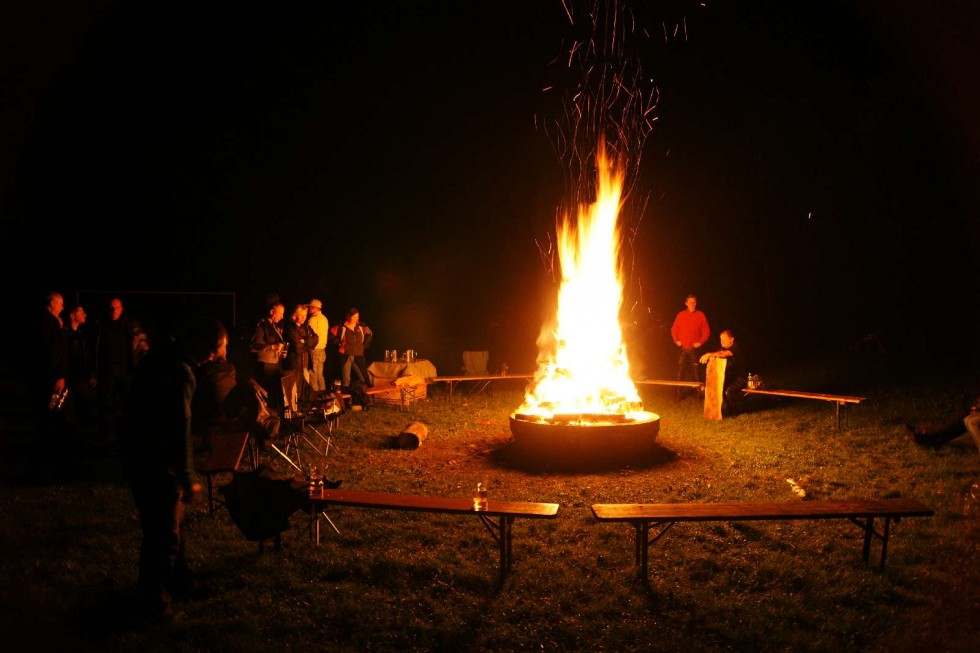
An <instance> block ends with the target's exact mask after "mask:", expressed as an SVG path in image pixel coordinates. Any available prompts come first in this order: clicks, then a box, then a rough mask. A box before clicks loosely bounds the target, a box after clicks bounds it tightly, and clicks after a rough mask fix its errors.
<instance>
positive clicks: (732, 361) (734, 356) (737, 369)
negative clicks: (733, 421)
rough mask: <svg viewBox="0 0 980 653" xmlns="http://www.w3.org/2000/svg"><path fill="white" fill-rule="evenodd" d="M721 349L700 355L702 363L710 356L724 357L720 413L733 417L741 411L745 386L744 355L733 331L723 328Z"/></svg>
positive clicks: (710, 357)
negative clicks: (722, 396) (722, 397)
mask: <svg viewBox="0 0 980 653" xmlns="http://www.w3.org/2000/svg"><path fill="white" fill-rule="evenodd" d="M720 338H721V349H719V350H717V351H712V352H709V353H707V354H705V355H704V356H702V357H701V359H700V362H701V364H702V365H704V364H706V363H707V362H708V361H709V360H711V359H712V358H724V359H725V361H726V365H725V382H724V399H723V403H722V408H721V410H722V413H723V414H725V415H729V416H731V417H735V416H736V415H738V414H739V413H741V412H742V408H743V406H744V402H743V398H744V397H745V395H744V394H743V393H742V388H744V387H745V386H746V374H745V356H744V354H743V353H742V349H741V347H740V346H739V345H738V343H736V342H735V332H734V331H732V330H731V329H725V330H724V331H722V332H721V336H720Z"/></svg>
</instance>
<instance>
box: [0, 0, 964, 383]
mask: <svg viewBox="0 0 980 653" xmlns="http://www.w3.org/2000/svg"><path fill="white" fill-rule="evenodd" d="M24 4H25V6H23V7H19V8H9V9H5V10H4V19H3V21H2V23H3V27H2V30H3V33H2V35H0V36H2V42H3V46H2V47H3V57H2V64H3V80H4V87H3V95H4V101H3V116H2V118H3V121H2V127H0V129H2V132H0V133H2V134H3V140H4V141H5V143H6V145H4V146H3V147H2V153H0V166H2V168H0V173H2V182H0V183H2V186H0V193H2V194H0V200H2V204H0V208H2V212H3V213H2V219H3V222H2V225H3V238H2V242H3V245H4V264H5V269H4V270H3V273H4V278H5V279H6V280H7V283H6V284H5V285H7V286H8V288H9V291H8V301H10V302H11V304H10V305H9V306H8V310H9V311H12V312H13V313H14V314H15V320H21V319H22V317H23V316H24V315H31V314H33V312H34V311H35V310H36V309H38V308H39V307H40V306H41V304H42V298H43V294H44V292H45V291H47V290H49V289H56V290H59V291H60V292H62V293H63V294H64V295H65V296H66V301H67V302H68V303H71V302H72V300H73V299H75V298H76V297H78V298H81V299H82V300H83V301H84V302H85V303H86V305H87V306H86V307H87V309H88V312H89V314H90V315H92V316H96V317H100V316H101V315H102V314H103V313H104V309H105V305H106V303H107V298H108V297H109V296H110V295H111V294H114V293H115V294H120V295H122V296H123V297H124V299H125V300H126V302H127V305H128V306H129V307H130V308H131V309H132V310H133V311H134V312H142V313H146V314H151V315H154V316H156V317H157V319H161V320H163V321H165V320H166V319H167V317H166V316H167V315H169V314H176V313H178V312H180V311H183V310H186V309H187V308H188V307H193V308H194V309H195V310H197V309H199V308H206V309H207V310H211V311H213V312H215V313H217V314H219V315H220V316H221V317H223V319H225V320H226V321H228V322H230V323H231V324H232V326H234V327H235V328H236V331H237V332H238V334H239V335H241V336H243V337H248V336H250V335H251V331H252V327H253V325H254V323H255V321H256V320H257V319H259V318H260V317H262V315H263V314H264V310H263V308H264V298H265V296H266V295H267V294H269V293H278V294H280V295H281V297H282V299H283V300H284V302H285V303H286V305H287V310H288V309H289V308H291V305H292V304H294V303H297V302H305V301H307V300H308V299H309V298H310V297H313V296H316V297H319V298H320V299H322V300H323V302H324V304H325V312H326V314H327V316H328V317H329V318H330V320H331V322H332V323H335V322H337V321H338V319H339V318H340V317H341V316H342V314H343V313H344V311H345V310H346V308H347V307H348V306H350V305H356V306H358V307H359V308H360V310H361V315H362V319H363V321H365V322H366V323H367V324H369V325H370V326H371V327H372V328H373V329H374V330H375V332H376V341H375V347H374V351H373V352H372V355H371V356H369V357H370V358H380V357H381V353H380V352H382V351H383V350H384V349H398V350H404V349H407V348H414V349H416V350H417V351H418V352H419V355H420V356H422V357H427V358H431V359H432V360H433V361H434V362H435V363H436V365H437V367H438V368H439V371H440V372H441V373H444V374H449V373H456V372H457V371H458V368H459V365H460V364H461V355H460V351H461V350H462V349H465V348H477V349H484V348H488V349H490V350H491V352H492V360H491V364H492V365H493V366H494V367H496V366H497V365H498V364H499V363H500V362H502V361H506V362H507V363H508V364H509V365H510V368H511V369H512V370H518V371H530V370H531V369H533V366H534V356H535V352H536V347H535V339H536V337H537V334H538V331H539V330H540V328H541V325H542V323H543V322H544V320H545V319H546V317H548V316H550V315H551V310H552V302H553V295H554V292H555V285H554V283H553V280H552V278H551V276H550V275H549V273H548V271H547V270H546V269H545V266H544V265H543V264H542V259H541V256H540V251H539V244H541V243H546V242H547V241H548V238H549V234H552V233H553V231H554V221H555V213H556V207H557V206H558V205H559V203H560V201H561V199H562V192H563V188H562V182H561V179H562V169H561V165H560V162H559V159H558V157H557V156H556V154H555V152H554V150H553V148H552V144H551V142H550V141H549V139H548V137H547V136H546V134H545V133H544V131H543V130H542V128H541V125H542V122H543V121H547V120H549V119H551V120H554V119H556V118H558V116H557V115H555V111H556V105H555V100H554V98H555V97H556V96H557V95H558V94H559V93H561V92H562V91H563V90H565V89H562V88H561V87H558V88H556V89H555V90H553V91H551V92H545V91H543V89H545V88H547V87H548V86H549V85H554V84H555V82H556V80H561V79H562V77H561V75H560V71H561V62H562V57H561V56H560V55H562V54H563V53H566V52H567V49H568V46H569V43H570V42H571V39H572V38H574V37H576V36H577V35H580V34H581V27H582V25H583V23H584V22H585V21H587V20H588V19H587V18H586V17H585V16H584V15H583V14H582V13H581V7H579V6H578V5H576V9H575V11H576V12H578V13H576V21H577V22H576V25H575V27H572V26H571V25H570V22H569V18H568V16H567V15H566V11H565V7H564V6H563V4H562V3H561V2H560V1H559V0H553V1H552V0H547V1H544V0H543V1H541V2H531V1H529V0H527V1H525V0H520V1H514V0H504V1H479V0H477V1H473V2H456V1H441V2H436V1H428V2H427V1H421V0H420V1H412V2H370V3H334V2H325V3H310V5H306V4H287V5H284V6H279V5H276V6H275V7H273V6H271V5H270V6H262V7H257V8H250V7H246V6H242V5H241V4H231V3H227V4H225V3H184V2H176V3H168V4H166V5H159V6H154V5H147V6H143V3H122V2H118V3H113V2H106V1H97V0H96V1H93V2H88V3H67V2H64V3H63V2H45V1H43V0H42V1H41V2H37V3H31V4H30V6H26V3H24ZM570 4H571V3H570ZM633 4H636V5H637V6H636V7H635V9H636V19H637V25H638V30H642V29H646V31H647V32H648V33H649V38H645V39H638V49H637V52H638V56H640V58H641V61H642V65H643V67H644V70H645V71H646V72H647V73H649V75H650V77H651V78H652V79H653V80H654V82H655V84H656V86H657V87H658V89H659V91H660V103H659V105H658V108H657V111H656V117H657V123H656V126H655V128H654V130H653V132H652V133H651V134H650V136H649V138H648V139H647V142H646V146H645V148H644V150H643V164H642V166H641V169H640V176H639V179H638V184H637V188H638V191H637V192H639V193H641V194H643V195H645V196H647V197H648V198H649V202H648V204H647V208H646V210H645V212H644V213H643V214H642V215H631V216H628V220H629V221H630V222H631V224H633V225H638V227H639V228H638V230H637V232H636V236H635V238H634V239H633V241H632V244H631V245H632V246H631V247H630V248H628V253H629V255H630V256H629V260H630V262H631V264H632V267H631V272H630V275H629V279H628V286H627V297H626V300H625V303H624V307H625V308H624V312H623V320H624V323H625V324H626V333H627V337H628V339H629V341H630V344H631V347H633V351H634V352H635V353H636V354H637V355H639V354H640V353H641V352H642V353H643V358H645V359H646V360H644V361H639V362H638V367H640V368H642V373H643V374H645V375H647V376H650V377H660V378H663V377H669V376H671V375H672V372H673V362H672V361H669V348H670V344H669V335H667V334H666V333H665V327H667V326H669V324H670V322H671V321H672V319H673V316H674V314H675V313H676V312H677V311H678V310H681V309H682V308H683V300H684V296H685V295H686V294H687V293H688V292H694V293H697V294H698V296H699V298H700V303H699V307H700V308H702V309H703V310H704V311H705V312H706V313H707V315H708V318H709V321H710V323H711V325H712V328H713V331H714V335H713V336H712V346H714V345H715V344H716V343H717V339H716V335H717V333H718V332H719V331H720V330H721V329H722V328H724V327H726V326H731V327H734V328H735V329H737V332H738V333H739V335H740V339H741V341H742V342H743V343H746V344H747V346H749V348H750V351H752V352H753V353H754V357H755V359H756V361H757V363H756V365H755V367H756V368H758V369H759V370H760V371H763V372H764V370H765V366H766V365H767V364H771V363H772V361H773V360H774V358H775V357H779V356H782V357H785V356H796V355H802V353H803V352H809V353H814V352H821V351H827V352H835V351H838V352H840V351H846V350H847V349H848V347H849V346H850V345H851V344H852V343H854V342H855V341H857V340H858V339H860V338H862V337H863V336H865V335H867V334H874V333H880V334H881V341H882V342H883V343H884V345H885V347H886V349H887V351H888V352H889V353H890V354H891V353H894V354H896V355H913V354H914V355H916V356H917V357H924V358H927V359H933V360H937V361H958V362H960V363H964V364H974V365H975V364H976V352H977V345H976V342H975V341H976V340H977V335H978V334H977V331H978V329H977V326H976V325H977V319H978V315H977V309H976V306H977V300H978V298H980V297H978V286H977V279H978V278H980V274H978V264H977V254H976V243H977V241H978V222H980V221H978V219H977V217H976V208H977V205H978V199H980V197H978V195H980V191H978V188H977V187H978V184H977V179H978V178H980V174H978V173H980V170H978V167H980V166H978V161H980V157H978V144H980V127H978V126H977V120H976V119H975V107H976V106H980V97H978V96H980V92H978V90H977V84H975V83H973V81H974V80H975V79H976V71H977V66H978V64H980V56H978V50H977V48H978V34H980V20H978V15H980V11H978V9H977V8H975V7H976V3H971V2H958V3H954V2H950V3H941V6H931V5H927V4H925V3H912V2H890V1H886V0H866V1H855V2H836V1H832V0H831V1H827V0H822V1H819V2H817V1H806V0H801V1H793V2H778V1H759V2H749V1H739V0H731V1H728V2H710V1H709V2H706V3H698V2H646V3H633ZM556 57H557V61H556ZM230 294H232V295H230ZM229 297H231V300H229ZM229 302H230V303H229ZM971 356H972V357H973V358H972V363H971ZM665 365H666V369H664V366H665Z"/></svg>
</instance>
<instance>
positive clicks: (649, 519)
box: [592, 499, 934, 581]
mask: <svg viewBox="0 0 980 653" xmlns="http://www.w3.org/2000/svg"><path fill="white" fill-rule="evenodd" d="M592 513H593V515H595V518H596V519H597V520H599V521H606V522H626V523H630V524H632V526H633V528H634V530H635V533H634V538H635V539H634V554H635V558H636V564H637V575H638V576H639V577H640V578H641V579H642V580H644V581H647V580H648V577H649V573H648V567H649V548H650V545H651V544H653V543H654V542H656V541H657V540H658V539H660V538H661V537H662V536H663V535H665V534H666V533H667V531H668V530H670V528H671V527H672V526H673V525H674V524H675V523H677V522H681V521H683V522H706V521H748V520H793V519H841V518H843V519H848V520H849V521H851V522H852V523H854V524H856V525H857V526H859V527H860V528H861V529H862V530H863V531H864V546H863V549H862V558H863V560H864V561H865V562H868V559H869V556H870V552H871V540H872V538H874V537H877V538H878V539H880V540H881V564H880V569H884V568H885V556H886V555H887V553H888V536H889V528H890V524H891V520H893V519H894V520H895V522H896V523H898V520H899V519H900V518H901V517H929V516H932V515H933V514H934V513H933V511H932V510H931V509H930V508H929V507H927V506H925V505H923V504H921V503H919V502H918V501H915V500H912V499H881V500H861V499H855V500H843V501H798V502H785V501H783V502H758V503H753V502H735V503H599V504H594V505H593V506H592ZM875 519H884V528H883V530H882V531H881V532H879V531H877V530H876V529H875V525H874V521H875ZM859 520H863V521H859ZM652 524H658V525H660V524H666V526H665V527H664V528H663V529H662V530H661V531H660V532H659V533H658V534H657V535H656V536H654V537H653V538H652V539H651V538H650V526H651V525H652Z"/></svg>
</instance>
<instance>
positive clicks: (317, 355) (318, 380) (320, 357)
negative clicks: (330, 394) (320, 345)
mask: <svg viewBox="0 0 980 653" xmlns="http://www.w3.org/2000/svg"><path fill="white" fill-rule="evenodd" d="M310 359H311V361H312V364H313V373H312V374H311V375H310V387H311V388H312V389H313V392H321V391H323V390H326V389H327V383H326V380H325V379H324V378H323V364H324V363H325V362H326V360H327V350H326V349H314V350H313V351H312V352H310Z"/></svg>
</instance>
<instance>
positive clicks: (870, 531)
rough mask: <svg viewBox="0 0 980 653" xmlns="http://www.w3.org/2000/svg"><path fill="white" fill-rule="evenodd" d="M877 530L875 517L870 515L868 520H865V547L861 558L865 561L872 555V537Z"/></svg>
mask: <svg viewBox="0 0 980 653" xmlns="http://www.w3.org/2000/svg"><path fill="white" fill-rule="evenodd" d="M874 532H875V519H874V517H868V519H867V521H865V522H864V548H863V549H862V550H861V559H862V560H864V561H865V562H867V561H868V559H869V558H870V556H871V537H872V536H873V535H874Z"/></svg>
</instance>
